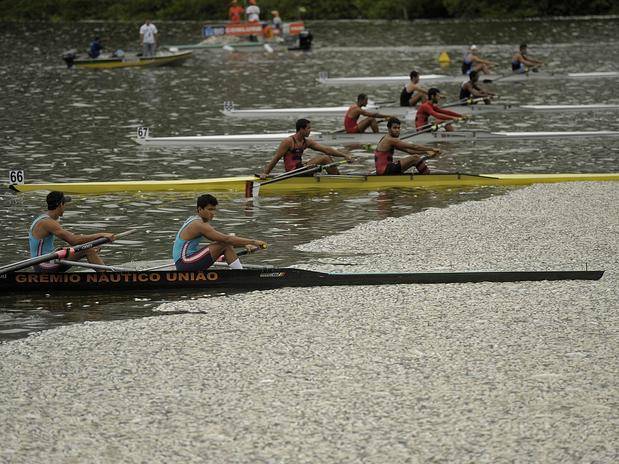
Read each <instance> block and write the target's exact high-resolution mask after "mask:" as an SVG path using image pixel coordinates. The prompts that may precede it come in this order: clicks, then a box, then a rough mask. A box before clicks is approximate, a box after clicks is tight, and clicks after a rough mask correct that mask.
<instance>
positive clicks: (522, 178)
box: [10, 173, 619, 195]
mask: <svg viewBox="0 0 619 464" xmlns="http://www.w3.org/2000/svg"><path fill="white" fill-rule="evenodd" d="M259 181H260V179H259V178H257V177H255V176H237V177H221V178H213V179H171V180H155V181H118V182H71V183H62V182H60V183H41V184H21V185H11V186H10V188H11V189H12V190H15V191H17V192H32V191H40V190H48V191H51V190H59V191H62V192H65V193H75V194H104V193H115V192H161V191H169V192H172V191H173V192H244V193H246V194H248V192H249V191H251V187H252V185H253V184H254V183H258V182H259ZM605 181H619V173H590V174H584V173H573V174H570V173H565V174H478V175H474V174H457V173H456V174H429V175H412V174H403V175H397V176H376V175H365V174H349V175H316V176H313V177H292V178H290V179H285V180H282V181H279V182H274V183H271V184H266V185H264V186H262V187H261V188H260V194H261V195H262V194H269V193H273V194H278V193H284V192H307V191H310V190H323V191H331V190H366V191H377V190H385V189H389V188H406V189H411V188H412V189H414V188H430V189H432V188H458V187H469V186H497V185H530V184H537V183H556V182H605Z"/></svg>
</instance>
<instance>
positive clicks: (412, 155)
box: [374, 118, 440, 176]
mask: <svg viewBox="0 0 619 464" xmlns="http://www.w3.org/2000/svg"><path fill="white" fill-rule="evenodd" d="M400 126H401V122H400V120H399V119H397V118H390V119H389V121H387V129H388V131H389V133H388V134H387V135H385V136H384V137H383V138H382V139H380V141H379V142H378V145H376V150H375V151H374V164H375V165H376V174H377V175H379V176H390V175H396V174H402V173H403V172H404V171H406V170H407V169H408V168H410V167H411V166H415V168H416V169H417V171H418V172H419V174H430V168H429V167H428V166H427V165H426V162H425V161H426V159H428V158H432V157H434V156H436V155H438V154H439V153H440V150H437V149H434V148H431V147H428V146H425V145H417V144H414V143H408V142H404V141H403V140H400ZM396 148H397V149H398V150H401V151H403V152H405V153H408V154H409V156H407V157H405V158H402V159H401V160H399V161H396V162H395V163H394V162H393V153H394V151H395V149H396Z"/></svg>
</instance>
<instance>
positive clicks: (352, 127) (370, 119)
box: [344, 93, 391, 134]
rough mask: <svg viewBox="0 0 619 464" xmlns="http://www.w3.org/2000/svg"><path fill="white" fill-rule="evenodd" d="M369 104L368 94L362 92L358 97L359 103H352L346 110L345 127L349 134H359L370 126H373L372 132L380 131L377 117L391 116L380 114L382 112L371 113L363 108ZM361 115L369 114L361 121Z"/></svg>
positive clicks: (386, 117) (385, 117)
mask: <svg viewBox="0 0 619 464" xmlns="http://www.w3.org/2000/svg"><path fill="white" fill-rule="evenodd" d="M367 104H368V96H367V95H366V94H364V93H360V94H359V96H358V97H357V103H355V104H354V105H352V106H351V107H350V108H348V111H346V114H345V115H344V129H345V130H346V133H347V134H358V133H360V132H365V130H366V129H367V128H368V127H371V128H372V132H378V121H377V119H388V118H390V117H391V116H389V115H385V114H380V113H370V112H369V111H366V110H364V109H363V107H364V106H367ZM361 116H367V117H366V118H365V119H362V120H361V121H359V118H360V117H361Z"/></svg>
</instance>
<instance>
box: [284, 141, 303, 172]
mask: <svg viewBox="0 0 619 464" xmlns="http://www.w3.org/2000/svg"><path fill="white" fill-rule="evenodd" d="M290 138H291V139H292V143H293V145H292V148H291V149H290V150H288V152H287V153H286V154H285V155H284V169H285V170H286V172H288V171H294V170H295V169H299V168H300V167H303V152H304V151H305V149H306V148H307V142H306V141H305V140H304V141H303V143H302V144H301V145H299V144H297V141H296V139H295V138H294V136H293V135H291V136H290Z"/></svg>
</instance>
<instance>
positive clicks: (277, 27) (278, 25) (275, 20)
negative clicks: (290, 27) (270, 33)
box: [271, 10, 284, 36]
mask: <svg viewBox="0 0 619 464" xmlns="http://www.w3.org/2000/svg"><path fill="white" fill-rule="evenodd" d="M271 17H272V19H271V24H272V27H273V30H274V31H277V34H279V35H280V36H283V35H284V23H283V21H282V18H281V16H280V15H279V11H277V10H273V11H271Z"/></svg>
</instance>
